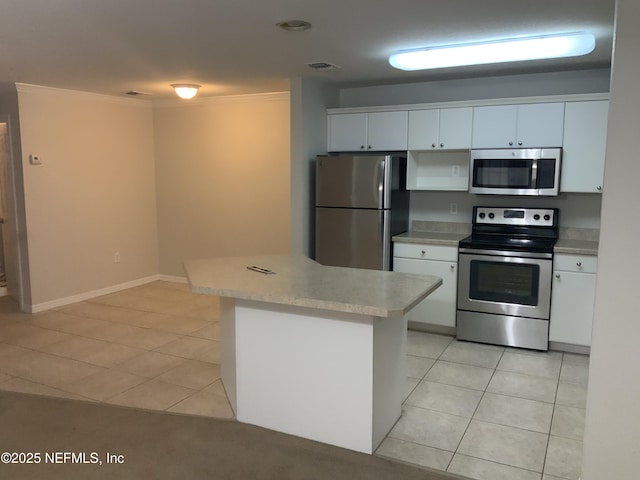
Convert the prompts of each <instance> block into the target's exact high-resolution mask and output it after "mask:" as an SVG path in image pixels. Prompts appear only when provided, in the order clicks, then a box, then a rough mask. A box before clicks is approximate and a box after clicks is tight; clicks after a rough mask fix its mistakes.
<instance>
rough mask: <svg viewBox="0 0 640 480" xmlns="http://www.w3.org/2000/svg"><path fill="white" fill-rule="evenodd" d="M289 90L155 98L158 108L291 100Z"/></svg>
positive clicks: (154, 104) (155, 105) (154, 103)
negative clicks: (185, 97)
mask: <svg viewBox="0 0 640 480" xmlns="http://www.w3.org/2000/svg"><path fill="white" fill-rule="evenodd" d="M290 98H291V94H290V93H289V92H269V93H249V94H245V95H221V96H218V97H196V98H192V99H190V100H183V99H179V98H175V99H173V98H172V99H170V100H153V101H152V103H153V106H154V107H156V108H166V107H172V108H173V107H192V106H194V105H206V104H212V103H233V102H256V101H289V100H290Z"/></svg>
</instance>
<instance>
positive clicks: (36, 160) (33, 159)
mask: <svg viewBox="0 0 640 480" xmlns="http://www.w3.org/2000/svg"><path fill="white" fill-rule="evenodd" d="M29 162H30V163H31V165H42V159H41V158H40V155H29Z"/></svg>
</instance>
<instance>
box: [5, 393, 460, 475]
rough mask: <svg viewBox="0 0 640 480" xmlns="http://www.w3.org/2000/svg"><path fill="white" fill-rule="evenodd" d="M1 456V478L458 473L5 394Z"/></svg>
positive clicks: (206, 425) (210, 422)
mask: <svg viewBox="0 0 640 480" xmlns="http://www.w3.org/2000/svg"><path fill="white" fill-rule="evenodd" d="M3 452H7V453H8V454H9V456H8V457H7V453H3ZM0 454H1V455H3V457H2V460H3V463H0V478H7V479H9V478H11V479H20V480H27V479H43V480H49V479H65V480H75V479H83V480H85V479H103V478H104V479H160V480H164V479H181V480H189V479H213V480H236V479H238V480H240V479H242V480H244V479H252V480H263V479H264V480H271V479H273V480H276V479H277V480H289V479H290V480H294V479H295V480H302V479H304V480H315V479H318V480H319V479H331V480H342V479H344V480H347V479H349V480H360V479H362V480H365V479H366V480H387V479H388V480H391V479H393V480H398V479H403V480H414V479H415V480H418V479H420V480H451V479H456V478H461V477H457V476H454V475H451V474H447V473H444V472H436V471H431V470H427V469H422V468H417V467H414V466H411V465H406V464H402V463H399V462H393V461H390V460H386V459H383V458H379V457H375V456H371V455H365V454H361V453H357V452H353V451H350V450H345V449H342V448H338V447H333V446H330V445H325V444H322V443H319V442H314V441H311V440H306V439H303V438H299V437H294V436H291V435H286V434H283V433H278V432H273V431H271V430H267V429H264V428H260V427H255V426H252V425H246V424H243V423H239V422H236V421H232V420H219V419H211V418H203V417H195V416H186V415H177V414H169V413H160V412H150V411H142V410H136V409H131V408H125V407H117V406H108V405H100V404H93V403H89V402H82V401H76V400H67V399H58V398H49V397H43V396H35V395H29V394H21V393H15V392H5V391H0ZM7 458H8V459H9V462H18V463H4V462H5V461H7ZM20 462H30V463H20Z"/></svg>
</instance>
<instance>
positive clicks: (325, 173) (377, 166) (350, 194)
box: [316, 155, 391, 208]
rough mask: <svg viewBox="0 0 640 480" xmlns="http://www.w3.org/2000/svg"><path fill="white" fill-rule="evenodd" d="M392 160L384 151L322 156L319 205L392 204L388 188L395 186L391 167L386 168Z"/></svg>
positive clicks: (319, 160)
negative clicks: (388, 196) (388, 198)
mask: <svg viewBox="0 0 640 480" xmlns="http://www.w3.org/2000/svg"><path fill="white" fill-rule="evenodd" d="M390 161H391V157H387V156H384V155H353V156H352V155H337V156H328V157H318V158H317V162H316V206H318V207H345V208H389V205H386V204H385V192H389V189H390V187H391V174H390V171H389V170H390V169H388V168H386V167H387V166H388V165H389V164H390ZM387 195H388V194H387ZM386 203H387V204H388V203H389V201H388V200H387V202H386Z"/></svg>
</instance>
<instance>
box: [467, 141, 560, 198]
mask: <svg viewBox="0 0 640 480" xmlns="http://www.w3.org/2000/svg"><path fill="white" fill-rule="evenodd" d="M561 156H562V149H561V148H517V149H496V150H471V161H470V164H469V193H479V194H492V195H532V196H551V197H552V196H556V195H558V193H559V187H560V160H561Z"/></svg>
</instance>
